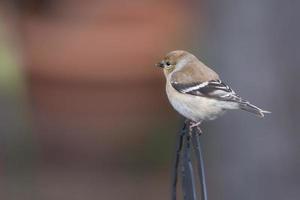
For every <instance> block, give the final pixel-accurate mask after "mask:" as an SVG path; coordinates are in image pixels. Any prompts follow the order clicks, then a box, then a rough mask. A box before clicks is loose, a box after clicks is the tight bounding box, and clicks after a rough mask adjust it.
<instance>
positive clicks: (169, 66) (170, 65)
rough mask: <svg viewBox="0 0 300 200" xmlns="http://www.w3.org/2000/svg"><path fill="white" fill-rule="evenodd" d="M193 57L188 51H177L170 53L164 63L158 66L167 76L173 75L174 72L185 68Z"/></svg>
mask: <svg viewBox="0 0 300 200" xmlns="http://www.w3.org/2000/svg"><path fill="white" fill-rule="evenodd" d="M192 57H193V55H192V54H190V53H189V52H187V51H182V50H176V51H171V52H169V53H168V54H167V55H166V56H165V57H164V59H163V60H162V61H160V62H159V63H157V64H156V66H157V67H160V68H163V70H164V73H165V75H166V76H167V75H169V74H171V73H172V72H173V71H174V70H176V69H179V68H181V67H183V66H184V65H185V64H186V63H187V62H188V61H189V60H190V59H191V58H192Z"/></svg>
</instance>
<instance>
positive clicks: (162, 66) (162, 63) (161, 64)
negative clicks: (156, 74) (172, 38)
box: [155, 61, 165, 68]
mask: <svg viewBox="0 0 300 200" xmlns="http://www.w3.org/2000/svg"><path fill="white" fill-rule="evenodd" d="M155 66H156V67H160V68H164V66H165V64H164V62H163V61H161V62H159V63H156V64H155Z"/></svg>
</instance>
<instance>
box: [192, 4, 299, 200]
mask: <svg viewBox="0 0 300 200" xmlns="http://www.w3.org/2000/svg"><path fill="white" fill-rule="evenodd" d="M203 4H204V7H202V13H203V12H204V13H205V14H204V16H205V18H206V22H205V26H206V27H205V28H206V30H205V34H203V35H204V36H203V37H202V38H201V40H198V43H197V44H194V46H197V45H198V46H201V50H199V51H198V55H199V56H200V57H202V59H203V61H204V62H206V63H207V64H208V65H210V66H213V68H214V69H215V70H217V71H218V72H220V75H221V77H222V79H223V81H225V82H226V83H228V84H229V85H230V86H231V87H232V88H233V89H234V90H235V91H236V92H237V93H239V94H240V95H241V96H243V97H244V98H246V99H248V100H249V101H251V102H252V103H254V104H256V105H258V106H260V107H262V108H264V109H267V110H270V111H272V114H271V115H268V116H266V118H264V119H259V118H256V117H254V116H252V115H249V114H247V113H241V112H230V113H228V114H227V115H226V116H225V117H222V118H220V119H218V120H217V121H214V122H210V123H207V124H206V127H205V129H204V130H205V132H206V135H205V136H204V138H203V143H204V148H205V156H206V165H207V172H208V175H207V177H208V188H209V195H210V199H222V200H227V199H228V200H229V199H230V200H240V199H243V200H253V199H256V200H266V199H272V200H296V199H299V196H300V190H299V186H300V180H299V179H300V170H299V168H300V162H299V154H300V148H299V147H300V135H299V129H300V123H298V120H299V116H298V115H299V108H300V106H299V99H300V93H299V88H298V85H299V82H298V80H299V78H300V76H299V72H300V68H299V63H300V56H299V53H300V42H299V36H300V23H299V19H300V12H299V8H300V1H296V0H294V1H293V0H287V1H279V0H265V1H261V0H251V1H246V0H242V1H234V0H223V1H217V0H206V1H203Z"/></svg>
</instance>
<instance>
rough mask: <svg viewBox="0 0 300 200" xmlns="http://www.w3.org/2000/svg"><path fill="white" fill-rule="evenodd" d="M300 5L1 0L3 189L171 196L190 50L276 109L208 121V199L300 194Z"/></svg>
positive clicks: (41, 199)
mask: <svg viewBox="0 0 300 200" xmlns="http://www.w3.org/2000/svg"><path fill="white" fill-rule="evenodd" d="M299 8H300V2H299V1H293V0H287V1H280V0H265V1H260V0H252V1H245V0H242V1H232V0H223V1H217V0H201V1H196V0H188V1H177V0H176V1H171V0H164V1H158V0H139V1H137V0H134V1H128V2H127V1H126V2H125V1H121V0H101V1H100V0H98V1H97V0H72V1H71V0H60V1H58V0H14V1H11V0H3V1H1V3H0V198H1V199H5V200H19V199H32V200H34V199H38V200H52V199H55V200H58V199H64V200H68V199H72V200H77V199H78V200H79V199H87V200H94V199H95V200H96V199H113V200H115V199H122V200H126V199H128V200H132V199H145V200H147V199H149V200H150V199H168V198H170V180H171V179H170V175H171V172H170V169H171V165H172V158H173V151H174V144H175V137H176V134H177V133H178V130H179V128H180V125H181V119H180V118H179V116H178V114H177V113H175V111H173V109H172V108H171V106H170V105H169V104H168V102H167V98H166V95H165V89H164V78H163V75H162V73H161V71H160V70H158V69H156V68H155V67H154V64H155V63H156V62H157V61H159V60H160V59H161V58H162V57H163V55H164V54H166V53H167V52H168V51H171V50H175V49H185V50H188V51H190V52H192V53H193V54H195V55H196V56H197V57H199V58H200V59H201V60H202V61H204V62H205V63H206V64H208V65H209V66H211V67H212V68H213V69H215V70H216V71H218V72H219V73H220V75H221V77H222V78H223V80H225V81H226V83H228V84H229V85H231V86H232V87H233V88H234V89H235V91H237V92H238V93H239V94H240V95H241V96H243V97H245V98H246V99H249V100H250V101H251V102H253V103H254V104H256V105H258V106H260V107H262V108H264V109H267V110H271V111H272V112H273V113H272V114H271V115H268V116H267V117H266V118H264V119H259V118H256V117H255V116H252V115H249V114H248V113H244V112H234V111H233V112H229V113H227V115H225V117H222V118H219V119H218V120H216V121H213V122H207V123H205V124H204V125H203V130H204V133H205V134H204V135H203V136H202V143H203V149H204V155H205V162H206V172H207V182H208V193H209V198H210V199H223V200H227V199H228V200H229V199H230V200H239V199H244V200H253V199H256V200H265V199H272V200H282V199H284V200H296V199H299V196H300V190H299V187H300V180H299V179H300V170H299V168H300V159H299V153H300V135H299V130H300V124H299V122H298V120H299V116H298V114H299V112H300V109H299V108H300V105H299V101H300V93H299V89H298V88H297V85H298V82H297V79H299V73H300V68H299V66H298V65H299V63H300V56H299V53H300V42H299V41H300V40H299V35H300V24H299V17H300V12H299Z"/></svg>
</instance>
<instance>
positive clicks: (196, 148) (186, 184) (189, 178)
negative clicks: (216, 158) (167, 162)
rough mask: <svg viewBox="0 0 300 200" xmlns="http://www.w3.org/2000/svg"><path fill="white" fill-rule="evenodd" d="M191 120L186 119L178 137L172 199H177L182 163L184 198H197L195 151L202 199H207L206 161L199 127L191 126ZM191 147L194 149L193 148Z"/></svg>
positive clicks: (194, 199) (188, 199) (186, 199)
mask: <svg viewBox="0 0 300 200" xmlns="http://www.w3.org/2000/svg"><path fill="white" fill-rule="evenodd" d="M190 126H191V122H190V121H189V120H186V121H185V122H184V125H183V127H182V129H181V131H180V133H179V135H178V138H177V147H176V155H175V161H174V169H173V170H174V171H173V183H172V200H176V199H177V182H178V168H179V164H180V165H181V179H180V180H181V187H182V193H183V199H184V200H196V199H197V189H196V184H195V171H194V169H193V163H192V157H193V152H194V153H195V157H196V166H197V168H198V170H197V172H198V175H199V181H200V185H201V200H207V188H206V181H205V171H204V161H203V156H202V152H201V145H200V135H201V132H200V131H199V129H197V128H196V127H195V128H190ZM191 147H192V149H193V151H192V150H191Z"/></svg>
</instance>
